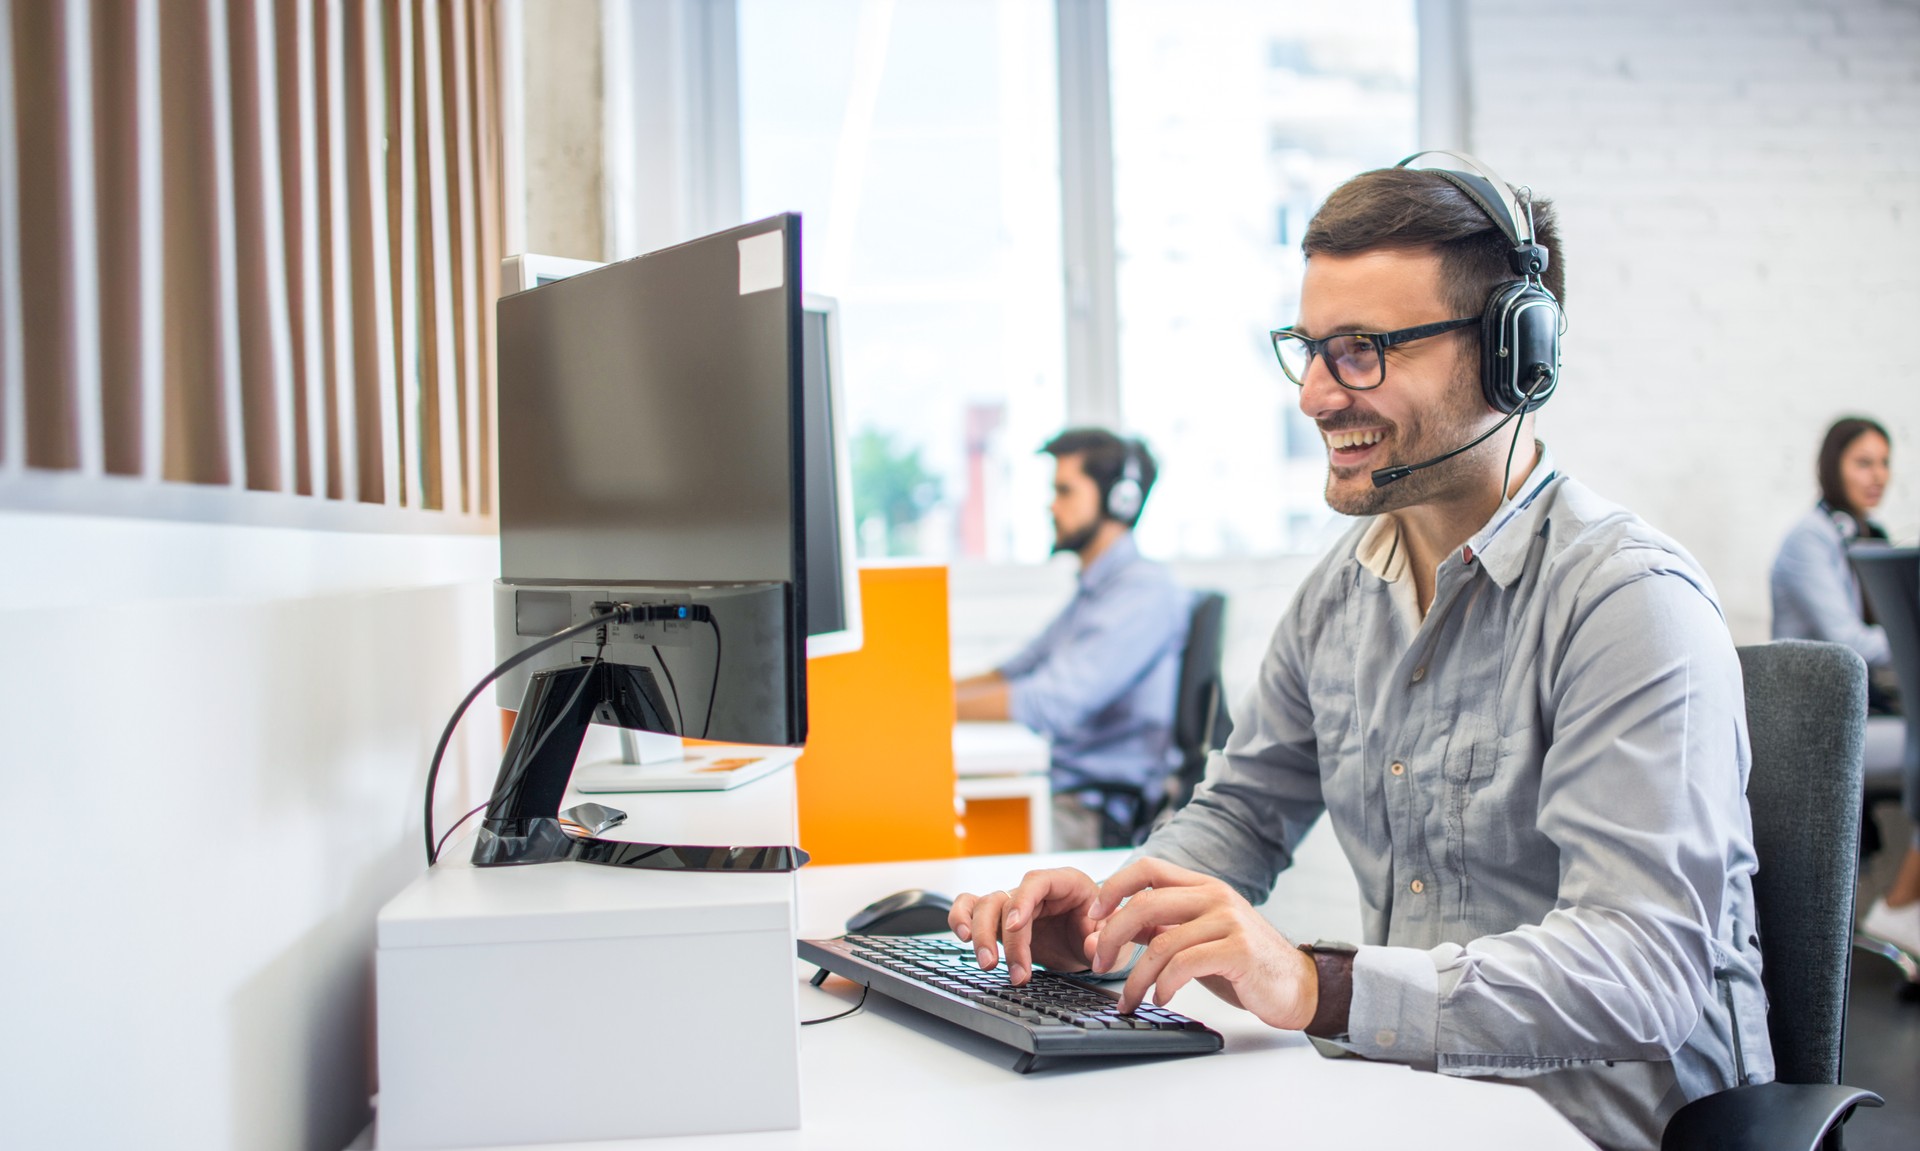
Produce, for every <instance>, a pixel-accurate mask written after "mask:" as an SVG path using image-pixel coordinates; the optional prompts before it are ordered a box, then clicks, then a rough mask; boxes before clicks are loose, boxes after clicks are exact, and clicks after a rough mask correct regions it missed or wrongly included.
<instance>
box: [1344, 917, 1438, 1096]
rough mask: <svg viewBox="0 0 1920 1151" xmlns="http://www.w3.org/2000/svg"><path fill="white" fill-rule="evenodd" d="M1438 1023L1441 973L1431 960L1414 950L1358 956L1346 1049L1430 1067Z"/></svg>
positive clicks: (1367, 950)
mask: <svg viewBox="0 0 1920 1151" xmlns="http://www.w3.org/2000/svg"><path fill="white" fill-rule="evenodd" d="M1439 1025H1440V972H1439V969H1438V968H1436V967H1435V966H1434V965H1433V956H1431V955H1429V954H1427V953H1426V952H1424V951H1420V950H1418V949H1416V948H1412V947H1362V948H1360V949H1359V950H1358V951H1357V952H1355V953H1354V956H1353V1007H1352V1009H1351V1010H1350V1011H1349V1012H1348V1014H1347V1038H1346V1041H1345V1043H1344V1046H1345V1047H1347V1048H1348V1049H1349V1050H1351V1051H1352V1052H1353V1053H1354V1054H1356V1055H1364V1056H1366V1057H1367V1058H1368V1059H1380V1060H1386V1061H1390V1062H1393V1063H1410V1064H1412V1065H1414V1066H1416V1067H1424V1068H1428V1069H1431V1068H1432V1067H1433V1066H1434V1063H1435V1055H1434V1052H1435V1049H1436V1048H1437V1047H1438V1045H1439V1039H1438V1033H1439Z"/></svg>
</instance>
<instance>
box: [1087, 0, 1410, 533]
mask: <svg viewBox="0 0 1920 1151" xmlns="http://www.w3.org/2000/svg"><path fill="white" fill-rule="evenodd" d="M1109 19H1110V28H1109V44H1110V53H1111V67H1112V90H1113V172H1114V176H1113V182H1114V218H1115V226H1114V243H1115V257H1116V259H1115V263H1116V272H1115V277H1116V288H1117V298H1118V307H1119V328H1120V348H1119V365H1120V396H1121V410H1122V411H1123V412H1124V413H1125V418H1126V421H1127V423H1128V424H1129V425H1130V426H1131V427H1133V428H1136V429H1140V430H1142V431H1143V432H1144V433H1145V434H1146V436H1147V438H1148V440H1149V442H1150V443H1151V444H1152V446H1153V448H1154V450H1155V453H1156V454H1157V455H1158V456H1159V457H1160V460H1161V465H1162V473H1161V480H1160V482H1159V484H1158V485H1157V486H1156V488H1155V493H1154V497H1153V506H1152V512H1151V514H1149V515H1148V516H1147V517H1146V518H1145V519H1143V520H1142V522H1141V538H1142V542H1143V544H1144V545H1145V546H1146V547H1147V548H1148V549H1149V550H1152V551H1154V552H1156V553H1157V554H1161V555H1181V556H1193V557H1201V556H1224V555H1242V554H1269V553H1273V552H1279V551H1307V550H1317V547H1318V545H1319V544H1320V543H1321V542H1322V537H1323V536H1324V535H1325V534H1326V530H1327V528H1328V526H1329V522H1330V520H1331V518H1332V513H1331V512H1329V511H1328V510H1327V507H1326V504H1325V501H1324V500H1323V498H1322V491H1323V488H1324V483H1325V475H1326V456H1325V453H1324V451H1323V449H1322V447H1321V443H1320V438H1319V436H1318V434H1317V433H1316V431H1315V429H1314V427H1313V425H1312V423H1311V422H1310V421H1308V420H1307V419H1306V418H1305V417H1304V416H1302V415H1301V414H1300V410H1299V407H1298V404H1297V401H1298V398H1299V397H1298V393H1297V391H1296V390H1295V389H1294V387H1293V385H1291V384H1289V383H1288V382H1287V380H1286V377H1284V376H1283V375H1281V373H1280V368H1279V365H1277V364H1276V363H1274V360H1273V352H1272V350H1271V346H1270V344H1269V342H1268V338H1267V332H1268V331H1269V330H1270V329H1272V328H1276V327H1280V326H1283V325H1285V324H1290V323H1292V322H1293V321H1294V318H1295V317H1294V312H1295V309H1296V308H1297V307H1298V304H1299V286H1300V275H1301V272H1302V270H1303V268H1302V262H1301V256H1300V234H1301V231H1302V230H1303V229H1304V228H1305V226H1306V222H1307V220H1308V219H1309V218H1310V217H1311V216H1312V214H1313V211H1314V209H1315V208H1316V207H1317V206H1318V205H1319V203H1320V201H1321V200H1323V199H1325V198H1326V195H1327V193H1328V192H1330V191H1332V190H1333V189H1334V187H1335V186H1337V185H1338V184H1339V183H1341V182H1342V181H1343V180H1345V179H1347V178H1348V177H1349V176H1352V175H1353V174H1354V173H1356V172H1359V171H1362V170H1365V169H1367V168H1377V167H1381V166H1384V165H1387V164H1391V163H1393V162H1394V161H1396V160H1398V159H1399V158H1400V157H1402V156H1404V155H1406V154H1408V153H1409V152H1412V151H1413V150H1414V146H1415V145H1414V139H1415V135H1416V128H1415V100H1414V90H1415V79H1416V76H1415V62H1416V42H1415V35H1414V12H1413V0H1348V2H1346V3H1343V4H1339V5H1328V4H1323V3H1314V2H1311V0H1292V2H1274V0H1205V2H1194V0H1190V2H1188V3H1183V4H1179V5H1173V4H1165V3H1158V2H1155V0H1111V3H1110V4H1109Z"/></svg>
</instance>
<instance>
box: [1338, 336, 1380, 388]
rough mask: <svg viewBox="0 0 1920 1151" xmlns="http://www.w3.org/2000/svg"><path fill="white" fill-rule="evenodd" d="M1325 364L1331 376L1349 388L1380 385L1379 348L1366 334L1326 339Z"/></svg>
mask: <svg viewBox="0 0 1920 1151" xmlns="http://www.w3.org/2000/svg"><path fill="white" fill-rule="evenodd" d="M1325 355H1326V357H1327V366H1328V367H1330V368H1332V369H1333V378H1334V379H1336V380H1339V381H1340V383H1341V384H1343V385H1345V386H1346V387H1349V388H1373V387H1378V386H1379V385H1380V378H1381V371H1380V349H1379V347H1378V346H1377V345H1376V344H1375V342H1374V341H1373V340H1372V339H1370V338H1368V337H1366V336H1335V337H1333V338H1332V339H1330V340H1328V341H1327V345H1326V349H1325Z"/></svg>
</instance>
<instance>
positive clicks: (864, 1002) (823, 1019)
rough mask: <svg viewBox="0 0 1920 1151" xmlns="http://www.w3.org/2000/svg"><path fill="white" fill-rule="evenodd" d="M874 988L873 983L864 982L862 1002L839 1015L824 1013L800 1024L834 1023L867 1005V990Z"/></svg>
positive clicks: (861, 993) (861, 994)
mask: <svg viewBox="0 0 1920 1151" xmlns="http://www.w3.org/2000/svg"><path fill="white" fill-rule="evenodd" d="M872 990H873V984H871V983H868V984H864V985H862V986H861V988H860V1002H858V1003H856V1004H854V1005H853V1006H852V1007H849V1008H847V1009H846V1010H845V1011H842V1012H841V1013H840V1014H838V1015H823V1016H821V1017H820V1018H818V1019H802V1020H801V1021H800V1026H802V1027H812V1026H813V1025H814V1024H816V1023H832V1022H833V1021H834V1020H836V1019H845V1018H846V1017H847V1016H849V1015H852V1014H853V1013H854V1012H856V1011H858V1010H860V1009H861V1008H862V1007H865V1006H866V1005H867V992H869V991H872Z"/></svg>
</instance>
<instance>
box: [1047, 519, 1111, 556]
mask: <svg viewBox="0 0 1920 1151" xmlns="http://www.w3.org/2000/svg"><path fill="white" fill-rule="evenodd" d="M1099 530H1100V521H1099V520H1098V519H1095V520H1093V521H1092V522H1090V523H1088V524H1087V525H1086V526H1085V527H1083V528H1080V529H1078V530H1077V531H1072V532H1066V533H1062V532H1061V530H1060V526H1059V525H1058V524H1055V525H1054V528H1053V554H1054V555H1059V554H1060V553H1061V552H1072V553H1074V554H1075V555H1079V554H1080V553H1081V552H1082V551H1085V550H1086V547H1087V545H1088V544H1090V543H1092V542H1093V537H1094V535H1095V534H1096V533H1098V532H1099Z"/></svg>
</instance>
